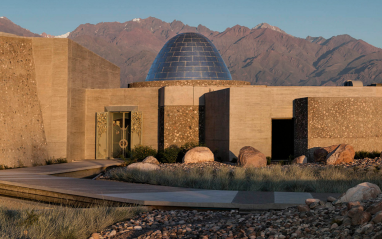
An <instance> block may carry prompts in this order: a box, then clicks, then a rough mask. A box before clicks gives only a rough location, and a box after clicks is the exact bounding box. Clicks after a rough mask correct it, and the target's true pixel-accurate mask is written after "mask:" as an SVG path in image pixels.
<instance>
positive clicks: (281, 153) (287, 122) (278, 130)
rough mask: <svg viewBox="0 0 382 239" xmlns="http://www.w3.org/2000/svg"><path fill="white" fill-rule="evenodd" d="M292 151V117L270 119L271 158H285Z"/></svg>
mask: <svg viewBox="0 0 382 239" xmlns="http://www.w3.org/2000/svg"><path fill="white" fill-rule="evenodd" d="M293 153H294V122H293V119H272V160H285V159H288V158H289V156H290V155H293Z"/></svg>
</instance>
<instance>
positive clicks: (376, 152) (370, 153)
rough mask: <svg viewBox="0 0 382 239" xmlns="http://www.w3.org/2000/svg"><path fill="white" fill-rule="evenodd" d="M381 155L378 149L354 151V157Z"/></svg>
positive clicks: (362, 157)
mask: <svg viewBox="0 0 382 239" xmlns="http://www.w3.org/2000/svg"><path fill="white" fill-rule="evenodd" d="M380 155H381V152H379V151H373V152H367V151H364V150H362V151H357V152H355V155H354V158H355V159H364V158H372V159H373V158H376V157H379V156H380Z"/></svg>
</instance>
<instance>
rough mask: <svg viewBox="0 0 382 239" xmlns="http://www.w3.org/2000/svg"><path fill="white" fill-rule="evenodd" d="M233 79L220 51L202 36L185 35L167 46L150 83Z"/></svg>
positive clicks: (155, 64) (150, 77) (175, 37)
mask: <svg viewBox="0 0 382 239" xmlns="http://www.w3.org/2000/svg"><path fill="white" fill-rule="evenodd" d="M163 80H232V77H231V74H230V73H229V70H228V68H227V66H226V65H225V63H224V61H223V59H222V57H221V55H220V54H219V51H218V50H217V49H216V47H215V46H214V44H212V42H211V41H210V40H209V39H208V38H207V37H205V36H203V35H201V34H199V33H181V34H179V35H176V36H174V37H173V38H171V39H170V40H168V42H167V43H166V44H165V45H164V46H163V48H162V50H161V51H160V52H159V53H158V55H157V57H156V58H155V60H154V62H153V64H152V65H151V68H150V70H149V73H148V74H147V77H146V81H163Z"/></svg>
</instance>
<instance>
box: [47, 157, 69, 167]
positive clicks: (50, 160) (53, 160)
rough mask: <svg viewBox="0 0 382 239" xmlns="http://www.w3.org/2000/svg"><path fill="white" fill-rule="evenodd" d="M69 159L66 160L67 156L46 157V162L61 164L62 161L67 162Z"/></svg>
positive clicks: (48, 163)
mask: <svg viewBox="0 0 382 239" xmlns="http://www.w3.org/2000/svg"><path fill="white" fill-rule="evenodd" d="M67 162H68V161H67V160H66V158H58V159H54V157H53V158H50V159H46V160H45V164H46V165H51V164H60V163H67Z"/></svg>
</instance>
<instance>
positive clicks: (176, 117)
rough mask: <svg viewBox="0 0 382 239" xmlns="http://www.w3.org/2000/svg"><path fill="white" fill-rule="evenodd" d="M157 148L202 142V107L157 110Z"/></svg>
mask: <svg viewBox="0 0 382 239" xmlns="http://www.w3.org/2000/svg"><path fill="white" fill-rule="evenodd" d="M159 125H160V128H159V148H161V149H163V148H168V147H169V146H171V145H177V146H181V145H183V144H185V143H187V142H204V137H205V136H204V131H205V130H204V129H205V126H204V106H192V105H190V106H164V107H160V109H159Z"/></svg>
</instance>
